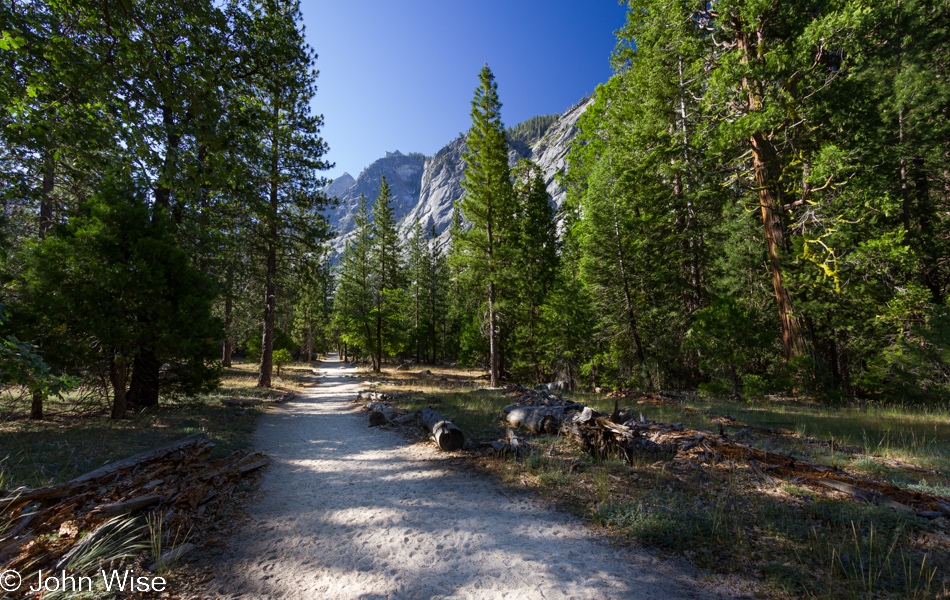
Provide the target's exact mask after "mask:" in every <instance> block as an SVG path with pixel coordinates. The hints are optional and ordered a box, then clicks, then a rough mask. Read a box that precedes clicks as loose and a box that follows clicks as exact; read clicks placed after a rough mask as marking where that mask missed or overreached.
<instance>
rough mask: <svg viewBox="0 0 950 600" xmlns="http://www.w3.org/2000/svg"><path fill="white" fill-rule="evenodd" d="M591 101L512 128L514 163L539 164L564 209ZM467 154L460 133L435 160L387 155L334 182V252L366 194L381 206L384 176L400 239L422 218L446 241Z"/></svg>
mask: <svg viewBox="0 0 950 600" xmlns="http://www.w3.org/2000/svg"><path fill="white" fill-rule="evenodd" d="M591 101H592V100H591V98H590V97H586V98H584V99H582V100H581V101H580V102H578V103H576V104H574V105H573V106H571V107H570V108H568V109H567V110H566V111H565V112H564V113H562V114H560V115H543V116H538V117H532V119H528V120H527V121H524V122H522V123H519V124H518V125H516V126H515V127H513V128H509V129H508V130H507V135H508V137H509V149H508V161H509V163H510V164H511V165H512V166H514V164H515V163H517V161H518V160H520V159H523V158H530V159H532V160H534V161H535V162H536V163H538V165H539V166H540V167H541V170H542V173H543V176H544V181H545V184H546V185H547V189H548V193H549V194H550V195H551V198H552V200H553V202H554V204H555V205H556V206H557V207H558V208H560V206H561V205H562V204H563V202H564V199H565V197H566V195H567V191H566V189H564V188H563V187H561V186H560V185H559V184H558V182H557V175H558V173H560V172H562V171H564V170H565V169H566V167H567V154H568V152H569V151H570V146H571V143H572V142H573V140H574V138H575V137H576V136H577V120H578V119H579V118H580V116H581V115H582V114H583V113H584V111H585V110H586V109H587V107H588V106H589V104H590V102H591ZM525 125H530V126H525ZM464 150H465V136H464V134H460V135H459V136H457V137H456V138H455V139H454V140H452V141H450V142H449V143H448V144H446V145H445V146H443V147H442V148H441V149H439V151H438V152H436V153H435V154H433V155H432V156H429V157H426V156H424V155H423V154H421V153H408V154H403V153H402V152H400V151H398V150H396V151H394V152H386V155H385V156H384V157H383V158H380V159H377V160H376V161H374V162H373V163H371V164H370V165H369V166H367V167H366V168H365V169H363V170H362V171H361V172H360V174H359V176H357V177H356V178H354V177H353V176H352V175H350V174H349V173H344V174H343V175H341V176H340V177H338V178H337V179H335V180H333V181H332V182H331V183H330V184H329V185H327V187H326V188H324V192H325V193H326V194H327V195H328V196H330V197H335V198H336V199H337V200H338V202H339V206H338V208H337V209H335V210H329V211H327V212H326V213H325V215H326V216H327V218H328V220H329V221H330V224H331V225H332V226H333V227H334V229H335V230H336V236H335V237H334V238H333V239H332V240H331V246H332V248H333V250H334V251H335V252H336V253H340V252H342V251H343V248H344V247H345V243H346V240H347V238H348V237H349V236H350V233H351V231H352V226H353V215H354V213H355V212H356V210H357V208H358V207H359V197H360V194H361V193H362V194H365V196H366V199H367V202H368V204H369V205H370V206H373V205H374V204H375V202H376V197H377V195H378V194H379V184H380V182H381V180H382V177H383V176H385V177H386V182H387V183H388V184H389V186H390V188H391V190H392V196H393V212H394V216H395V218H396V221H397V228H398V230H399V235H400V238H401V239H402V240H403V241H405V240H407V239H408V237H409V235H410V232H411V231H412V228H413V226H414V225H415V222H416V220H417V219H418V220H419V223H420V225H421V226H422V227H423V228H425V229H429V228H430V227H432V226H433V225H434V226H435V231H436V235H437V236H438V237H439V243H440V244H442V243H444V242H445V241H446V240H447V237H448V230H449V224H450V223H451V221H452V206H453V205H454V204H455V202H457V201H458V200H459V199H460V198H461V197H462V193H463V191H464V189H463V188H462V180H463V178H464V174H465V161H464V160H463V158H462V155H463V153H464Z"/></svg>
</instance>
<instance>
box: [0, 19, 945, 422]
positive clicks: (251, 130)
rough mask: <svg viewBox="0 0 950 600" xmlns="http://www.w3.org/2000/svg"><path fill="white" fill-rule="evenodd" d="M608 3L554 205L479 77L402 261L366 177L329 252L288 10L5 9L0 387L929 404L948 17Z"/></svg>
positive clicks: (302, 55)
mask: <svg viewBox="0 0 950 600" xmlns="http://www.w3.org/2000/svg"><path fill="white" fill-rule="evenodd" d="M628 5H629V8H628V16H627V22H626V24H625V25H624V27H623V28H622V29H621V30H619V31H618V32H617V36H618V39H617V46H616V50H615V51H614V53H613V56H612V57H611V60H612V64H613V68H614V75H613V76H612V77H611V78H610V80H609V81H607V82H606V83H604V84H603V85H601V86H600V87H599V88H598V89H597V90H596V92H595V93H594V95H593V96H592V99H591V103H590V104H589V105H588V107H587V109H586V112H585V113H584V115H583V117H582V118H581V120H580V122H579V123H578V128H579V132H580V133H579V135H578V137H577V141H576V142H575V144H574V146H573V149H572V151H571V154H570V156H569V161H568V167H567V168H566V169H565V170H564V172H563V173H561V174H560V178H559V184H560V185H563V186H566V188H567V190H568V199H567V201H566V202H565V203H564V204H563V205H562V206H560V207H557V206H555V205H554V204H553V202H552V201H551V198H550V196H549V194H548V190H547V189H546V185H545V181H544V179H543V174H542V173H541V170H540V169H539V167H538V165H536V164H534V163H532V162H531V161H527V160H526V161H522V162H519V163H518V164H514V165H512V164H509V160H508V149H509V147H514V146H517V145H526V144H528V142H529V141H532V140H536V139H537V138H538V137H539V136H541V135H543V132H544V131H545V130H546V129H547V127H549V126H550V125H551V123H552V122H554V120H555V117H553V116H543V117H535V118H533V119H530V120H528V121H526V122H524V123H521V124H519V125H517V126H515V127H512V128H506V127H505V125H504V124H503V122H502V119H501V107H502V101H501V96H500V94H499V92H498V84H497V83H496V81H495V78H494V75H493V73H492V72H491V70H490V69H489V68H488V66H487V65H486V66H485V68H484V69H483V70H482V72H481V73H480V75H479V79H478V82H477V87H476V91H475V95H474V99H473V101H472V107H471V116H472V127H471V129H470V130H469V131H468V133H467V134H466V138H465V142H466V150H465V155H464V157H465V162H466V170H465V181H464V188H465V194H464V196H463V198H462V199H461V201H460V202H458V203H457V204H456V206H454V207H453V220H452V226H451V229H450V234H449V236H448V241H447V242H445V243H442V242H439V241H438V240H437V238H438V236H437V233H439V232H436V231H434V230H433V229H432V228H427V227H426V226H424V225H423V224H419V223H416V224H415V226H414V227H413V228H412V230H411V234H410V235H409V236H408V239H407V240H403V239H401V238H400V236H399V234H398V233H397V225H398V223H397V222H396V220H395V218H394V216H393V212H392V206H391V198H390V194H389V189H388V186H387V185H386V183H385V181H384V182H383V185H382V187H381V189H380V194H379V197H378V198H377V199H376V201H375V203H373V205H372V206H370V203H369V202H367V201H365V199H364V202H363V203H362V204H361V206H360V209H359V211H358V213H357V216H356V219H355V226H354V229H353V231H352V232H351V233H350V234H349V235H348V237H347V241H346V248H345V250H344V252H343V253H342V254H341V255H340V256H331V255H330V251H329V244H328V241H329V240H330V239H331V237H332V236H333V235H335V233H334V232H333V231H331V230H330V228H329V226H328V225H327V221H326V219H325V218H324V215H325V214H326V212H327V211H331V210H333V205H334V202H333V200H332V199H330V198H327V197H326V195H325V194H324V192H323V190H324V188H325V187H326V185H327V183H328V182H327V180H326V179H325V178H324V177H323V176H321V172H323V171H325V170H327V169H329V168H330V167H331V166H332V165H330V164H329V163H328V162H327V160H326V159H325V156H326V154H327V152H328V146H327V143H326V142H325V141H324V140H323V138H322V137H321V127H322V125H323V118H322V116H321V115H319V114H317V113H315V112H314V111H313V109H312V108H311V105H312V103H313V102H315V103H316V105H319V101H318V97H316V96H315V91H316V78H317V76H318V72H317V71H316V69H315V65H316V58H317V57H316V54H315V52H314V51H313V50H312V49H311V48H310V47H308V46H307V44H306V43H305V41H304V31H303V27H302V21H301V15H300V9H299V6H298V5H297V4H296V3H294V2H288V1H285V0H267V1H265V2H261V3H258V2H245V1H243V0H238V1H234V2H229V3H226V4H218V3H212V2H201V1H198V2H189V3H172V2H167V1H159V2H150V3H147V4H146V3H136V4H133V3H127V2H121V1H120V2H111V1H110V2H105V3H100V2H88V1H87V0H68V1H66V2H40V3H28V4H22V3H4V4H3V5H2V6H0V23H3V26H2V28H0V29H2V37H0V61H2V63H3V71H4V73H5V74H6V75H7V76H6V77H4V78H3V79H2V81H0V122H2V123H0V124H2V127H0V136H2V144H0V153H2V161H0V170H2V175H0V202H2V204H3V211H2V219H3V221H2V230H0V231H2V262H0V276H2V293H0V303H2V307H3V310H2V324H0V338H2V342H0V343H2V345H0V384H2V385H4V386H6V387H7V388H8V389H15V390H20V391H21V392H22V393H21V394H20V397H21V399H22V400H23V402H26V403H28V404H29V407H30V414H31V416H32V417H33V418H34V419H42V418H43V407H44V400H46V399H47V398H49V397H50V396H53V395H56V396H59V395H62V394H63V393H65V392H66V391H67V390H70V389H83V390H94V391H95V393H96V394H98V395H99V396H100V397H101V398H102V399H103V401H104V402H105V401H107V402H108V405H109V406H110V415H111V417H112V418H114V419H118V418H121V417H122V416H123V415H125V414H126V413H127V411H129V410H140V409H142V408H146V407H150V406H155V405H157V404H158V403H159V399H160V398H167V399H172V398H181V397H188V396H191V395H194V394H197V393H201V392H207V391H209V390H211V389H213V388H214V387H215V386H216V385H217V384H218V381H219V379H218V378H219V376H220V373H221V368H222V367H227V366H229V365H230V364H231V360H232V357H235V356H237V357H241V358H246V359H247V360H249V361H255V362H258V363H259V365H260V367H259V377H258V384H259V385H260V386H262V387H269V386H270V385H271V384H272V371H273V369H274V366H275V356H276V357H277V364H278V365H279V364H281V363H282V362H286V361H287V360H288V359H289V358H290V357H291V356H293V357H295V358H297V359H298V360H302V361H310V360H311V359H313V357H314V356H315V353H318V352H323V351H327V350H330V349H338V350H339V351H340V353H341V355H342V356H343V357H344V358H346V359H354V360H365V361H368V363H369V364H370V366H371V368H372V369H373V370H376V371H379V369H380V368H381V366H382V364H383V363H385V362H399V363H402V362H405V361H411V360H414V361H416V362H418V363H427V364H438V363H453V364H458V365H460V366H463V367H478V368H483V369H485V370H486V371H488V373H489V378H490V383H491V384H492V385H493V386H498V385H500V384H501V383H502V382H503V381H517V382H523V383H530V384H535V383H542V382H556V383H557V385H558V386H561V387H563V388H593V387H595V386H607V387H616V388H638V389H645V390H658V389H666V390H672V389H685V390H699V391H701V392H703V393H705V394H709V395H711V396H719V397H727V396H728V397H737V398H761V397H765V396H767V395H770V394H803V395H807V396H813V397H817V398H820V399H822V400H827V401H833V400H840V399H844V398H854V397H858V398H876V399H892V400H915V401H916V400H932V399H936V400H940V399H945V398H946V396H947V394H948V392H950V360H948V359H950V317H948V312H947V308H948V305H947V303H948V299H947V298H948V277H950V264H948V260H947V257H948V242H950V240H948V235H950V229H948V226H950V164H948V155H947V152H948V148H950V144H948V133H950V123H948V116H950V115H948V107H950V81H948V78H950V71H948V68H950V52H948V49H950V44H948V43H947V41H948V40H947V35H948V26H950V21H948V17H950V7H948V6H947V5H946V3H945V2H943V3H942V2H939V1H933V0H911V1H905V0H901V1H895V0H888V1H886V2H878V3H873V4H872V3H866V2H861V1H856V0H826V1H823V2H819V3H818V4H810V5H809V6H808V7H807V9H806V8H804V7H802V6H800V5H795V4H794V3H778V2H750V1H748V0H724V1H722V2H716V3H705V2H702V3H697V2H690V1H684V2H677V3H672V4H669V3H661V2H658V1H655V0H631V1H630V2H628ZM605 58H606V57H605ZM473 83H475V80H474V78H473ZM503 89H504V82H502V90H503ZM442 239H443V241H444V238H442Z"/></svg>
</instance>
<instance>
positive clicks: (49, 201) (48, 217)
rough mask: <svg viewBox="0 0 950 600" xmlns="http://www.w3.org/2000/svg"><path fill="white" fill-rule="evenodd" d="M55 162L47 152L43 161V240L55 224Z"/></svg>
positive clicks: (41, 203) (40, 232) (41, 235)
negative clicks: (53, 195) (53, 196)
mask: <svg viewBox="0 0 950 600" xmlns="http://www.w3.org/2000/svg"><path fill="white" fill-rule="evenodd" d="M55 174H56V172H55V164H54V163H53V158H52V156H51V155H50V154H47V156H46V159H45V160H44V163H43V187H42V188H41V190H42V194H41V195H40V227H39V236H40V239H41V240H45V239H46V233H47V232H48V231H49V230H50V228H52V226H53V198H52V194H53V186H54V184H55Z"/></svg>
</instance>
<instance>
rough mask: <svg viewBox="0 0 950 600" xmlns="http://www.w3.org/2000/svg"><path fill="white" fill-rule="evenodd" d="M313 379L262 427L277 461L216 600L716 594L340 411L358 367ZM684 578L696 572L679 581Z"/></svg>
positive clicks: (354, 386) (232, 552)
mask: <svg viewBox="0 0 950 600" xmlns="http://www.w3.org/2000/svg"><path fill="white" fill-rule="evenodd" d="M322 370H323V372H324V376H321V378H320V381H321V383H320V384H319V385H318V386H316V387H314V388H310V389H309V390H308V391H307V393H305V394H303V395H302V396H301V397H299V398H298V399H297V400H295V401H293V402H291V403H288V404H286V405H281V406H278V407H276V408H275V409H273V410H271V411H268V412H267V414H265V415H264V416H263V417H261V421H260V426H259V428H258V431H257V434H256V436H255V440H254V442H255V444H254V445H255V448H256V449H258V450H263V451H264V452H266V453H267V454H268V455H269V456H270V457H271V459H272V465H271V467H270V468H269V469H268V471H267V472H266V474H265V475H264V478H263V481H262V484H261V492H262V498H261V499H260V500H259V501H256V502H254V503H253V504H252V505H250V506H248V508H247V510H248V512H249V513H250V515H251V517H252V519H253V521H252V523H251V524H250V525H249V526H248V527H246V528H244V529H243V530H242V531H240V532H239V533H238V534H236V535H235V537H234V538H232V539H231V540H230V542H229V547H228V549H227V551H226V553H225V555H223V556H222V557H221V559H220V560H219V561H218V564H217V567H216V571H217V577H216V578H215V579H214V580H213V582H212V584H213V590H214V592H216V593H217V594H219V595H220V597H222V598H274V599H277V598H281V599H285V598H286V599H297V598H300V599H306V598H321V599H330V600H344V599H351V598H352V599H357V598H359V599H365V600H377V599H380V600H381V599H383V598H386V599H394V600H395V599H399V600H402V599H412V598H420V599H426V600H434V599H437V598H438V599H448V598H452V599H456V598H458V599H461V598H471V599H479V600H481V599H484V600H497V599H499V598H511V599H518V600H533V599H538V600H558V599H567V598H576V599H582V598H583V599H587V598H590V599H596V600H607V599H614V598H644V599H646V598H655V599H674V598H675V599H679V598H722V597H732V596H722V595H719V594H714V593H712V592H711V591H709V589H708V588H706V587H705V586H703V585H701V584H700V583H699V582H698V580H697V578H696V573H695V572H694V571H692V569H683V567H682V565H679V563H678V562H677V564H678V565H679V566H678V567H677V566H674V565H672V564H670V563H668V562H666V561H663V560H661V559H656V558H654V557H652V556H650V555H649V554H646V553H636V552H628V551H625V550H619V549H616V548H612V547H610V546H608V545H606V544H605V543H603V542H601V541H600V540H598V539H597V538H596V537H595V536H593V535H592V534H591V533H589V532H588V531H587V530H586V529H585V527H584V526H583V525H581V524H580V523H579V522H577V521H576V519H573V518H571V517H569V516H566V515H564V514H561V513H558V512H556V511H551V510H547V509H544V508H541V507H540V506H539V505H538V504H537V502H535V501H534V500H532V499H531V498H530V497H529V496H528V495H525V494H512V493H511V492H506V494H507V495H508V497H510V498H511V499H510V500H509V498H508V497H506V496H505V495H503V494H502V493H500V491H499V488H498V487H497V485H496V484H495V483H494V482H492V481H491V479H490V478H489V477H486V476H481V475H478V474H474V473H470V472H467V471H465V470H461V469H453V468H452V467H451V466H449V465H448V464H447V463H446V460H445V457H444V455H442V456H440V455H439V453H438V451H437V450H435V449H434V448H431V447H426V446H421V445H411V444H408V443H407V442H406V441H405V440H404V439H403V437H402V436H401V435H400V434H399V433H398V432H394V431H384V430H380V429H370V428H368V427H367V419H366V416H365V415H364V414H362V413H359V412H358V411H357V409H356V408H355V407H354V405H353V404H350V403H349V402H348V400H349V399H351V398H353V396H355V395H356V393H357V391H359V390H360V389H361V388H360V385H359V384H358V380H355V379H351V378H347V377H346V375H347V374H350V375H352V374H353V373H354V372H355V370H354V369H352V368H349V367H347V366H345V365H344V364H343V363H341V362H339V361H338V360H336V359H334V358H332V357H331V359H330V360H328V361H325V362H324V363H323V364H322ZM684 571H691V572H690V573H689V574H684Z"/></svg>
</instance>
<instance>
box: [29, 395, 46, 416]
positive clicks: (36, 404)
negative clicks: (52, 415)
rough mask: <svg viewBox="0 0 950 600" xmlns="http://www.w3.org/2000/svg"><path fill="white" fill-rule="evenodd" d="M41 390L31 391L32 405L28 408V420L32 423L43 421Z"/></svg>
mask: <svg viewBox="0 0 950 600" xmlns="http://www.w3.org/2000/svg"><path fill="white" fill-rule="evenodd" d="M44 395H45V394H43V390H40V389H36V390H33V404H32V405H31V406H30V418H31V419H33V420H34V421H42V420H43V396H44Z"/></svg>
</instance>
